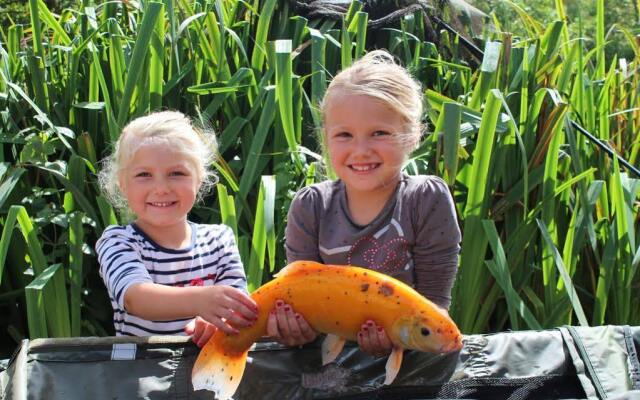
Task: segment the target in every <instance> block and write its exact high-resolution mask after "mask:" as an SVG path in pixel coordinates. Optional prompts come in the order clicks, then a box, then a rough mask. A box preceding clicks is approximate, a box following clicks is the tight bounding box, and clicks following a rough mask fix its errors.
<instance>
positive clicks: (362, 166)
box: [349, 163, 380, 172]
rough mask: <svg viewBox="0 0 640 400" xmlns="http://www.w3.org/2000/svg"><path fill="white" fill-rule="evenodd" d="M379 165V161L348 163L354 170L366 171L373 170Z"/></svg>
mask: <svg viewBox="0 0 640 400" xmlns="http://www.w3.org/2000/svg"><path fill="white" fill-rule="evenodd" d="M379 166H380V163H370V164H350V165H349V168H351V169H352V170H354V171H355V172H367V171H371V170H374V169H376V168H378V167H379Z"/></svg>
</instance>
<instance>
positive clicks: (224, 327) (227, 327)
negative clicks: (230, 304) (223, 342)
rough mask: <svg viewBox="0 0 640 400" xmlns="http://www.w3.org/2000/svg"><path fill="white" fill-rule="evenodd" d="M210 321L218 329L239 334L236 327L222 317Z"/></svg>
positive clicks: (231, 333)
mask: <svg viewBox="0 0 640 400" xmlns="http://www.w3.org/2000/svg"><path fill="white" fill-rule="evenodd" d="M209 322H211V323H212V324H213V325H214V326H215V327H216V328H217V329H220V330H222V331H223V332H225V333H228V334H230V335H237V334H238V332H239V331H238V330H237V329H236V328H234V327H233V326H231V325H229V324H228V323H226V322H224V321H223V320H222V319H220V318H213V319H211V320H210V321H209Z"/></svg>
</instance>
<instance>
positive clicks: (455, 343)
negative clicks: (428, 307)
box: [391, 314, 462, 353]
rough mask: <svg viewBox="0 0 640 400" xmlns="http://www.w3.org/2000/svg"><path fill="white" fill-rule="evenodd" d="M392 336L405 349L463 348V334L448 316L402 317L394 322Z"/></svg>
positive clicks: (427, 350) (449, 349) (435, 349)
mask: <svg viewBox="0 0 640 400" xmlns="http://www.w3.org/2000/svg"><path fill="white" fill-rule="evenodd" d="M391 336H392V337H393V339H395V340H396V341H397V342H398V343H397V344H399V345H400V346H402V348H405V349H412V350H418V351H424V352H429V353H449V352H453V351H459V350H460V349H461V348H462V335H461V334H460V331H459V330H458V327H457V326H456V325H455V323H453V321H451V319H450V318H448V317H440V316H437V317H435V318H434V317H433V316H431V317H425V316H423V315H420V314H418V315H410V316H405V317H400V318H398V319H397V320H396V321H395V323H394V324H393V327H392V334H391Z"/></svg>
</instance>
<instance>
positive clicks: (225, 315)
mask: <svg viewBox="0 0 640 400" xmlns="http://www.w3.org/2000/svg"><path fill="white" fill-rule="evenodd" d="M202 289H203V290H202V291H201V292H200V296H198V299H195V300H194V301H197V302H198V303H197V304H196V311H197V313H196V315H198V316H200V317H202V318H203V319H204V320H206V321H208V322H209V323H211V324H213V325H214V326H215V327H216V328H218V329H221V330H222V331H224V332H226V333H230V334H236V333H238V330H237V329H236V328H234V327H244V326H251V325H253V323H254V322H255V321H256V319H257V318H258V306H257V304H256V302H255V301H253V299H252V298H251V297H249V296H247V295H246V294H245V293H244V292H242V291H241V290H238V289H236V288H233V287H231V286H225V285H216V286H206V287H203V288H202Z"/></svg>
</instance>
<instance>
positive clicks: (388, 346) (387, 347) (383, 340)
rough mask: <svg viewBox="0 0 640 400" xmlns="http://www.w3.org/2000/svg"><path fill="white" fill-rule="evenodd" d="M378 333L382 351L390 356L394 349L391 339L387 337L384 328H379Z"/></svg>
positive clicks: (377, 328)
mask: <svg viewBox="0 0 640 400" xmlns="http://www.w3.org/2000/svg"><path fill="white" fill-rule="evenodd" d="M376 331H377V337H378V343H379V344H380V351H381V352H382V353H383V354H384V355H386V354H389V353H390V352H391V350H392V349H393V343H391V339H389V336H387V332H386V331H385V330H384V328H383V327H381V326H377V327H376Z"/></svg>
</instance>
